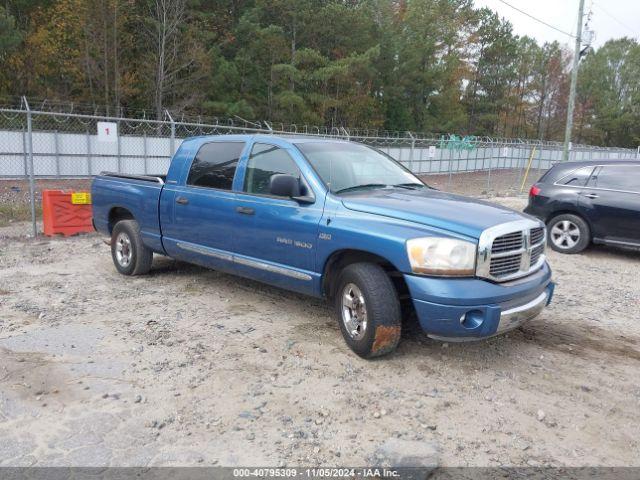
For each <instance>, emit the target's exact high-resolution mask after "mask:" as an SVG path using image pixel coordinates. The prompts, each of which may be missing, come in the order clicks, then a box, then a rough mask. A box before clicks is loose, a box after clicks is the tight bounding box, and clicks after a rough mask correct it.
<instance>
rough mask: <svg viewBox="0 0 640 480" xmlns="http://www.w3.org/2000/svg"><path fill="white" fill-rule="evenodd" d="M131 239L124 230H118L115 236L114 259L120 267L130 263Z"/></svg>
mask: <svg viewBox="0 0 640 480" xmlns="http://www.w3.org/2000/svg"><path fill="white" fill-rule="evenodd" d="M132 255H133V253H132V252H131V239H130V238H129V235H127V234H126V233H125V232H120V233H119V234H118V236H117V237H116V260H117V262H118V265H120V266H121V267H125V268H126V267H128V266H129V264H131V257H132Z"/></svg>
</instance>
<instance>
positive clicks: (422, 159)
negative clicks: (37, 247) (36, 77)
mask: <svg viewBox="0 0 640 480" xmlns="http://www.w3.org/2000/svg"><path fill="white" fill-rule="evenodd" d="M256 133H261V134H268V135H271V134H286V135H310V136H318V137H328V138H338V139H343V140H350V141H356V142H361V143H364V144H367V145H370V146H372V147H375V148H378V149H380V150H382V151H383V152H385V153H387V154H388V155H390V156H391V157H393V158H395V159H396V160H397V161H399V162H400V163H402V164H403V165H405V166H406V167H407V168H409V169H410V170H411V171H413V172H414V173H415V174H417V175H419V176H420V177H421V178H423V180H424V181H425V182H426V183H428V184H430V185H432V186H434V187H436V188H439V189H441V190H445V191H451V192H456V193H463V194H466V195H472V196H479V197H491V196H508V195H520V194H523V193H526V192H527V187H528V185H530V184H531V183H533V182H534V181H535V180H537V179H538V178H539V177H540V175H541V174H542V173H543V172H544V171H546V170H547V169H549V168H550V167H551V166H552V165H553V164H555V163H557V162H559V161H561V158H562V144H561V143H558V142H542V141H535V140H522V139H505V138H487V137H475V136H458V135H424V134H416V133H412V132H404V133H400V132H383V131H376V130H360V129H346V128H327V127H312V126H306V125H305V126H298V125H285V124H270V123H268V122H257V123H254V122H249V121H246V120H243V119H236V120H224V121H220V120H219V119H208V120H203V119H197V120H193V119H189V120H186V119H184V118H180V119H174V118H173V117H172V116H171V114H170V113H169V112H166V113H165V118H164V119H163V120H151V119H146V118H135V119H134V118H123V117H119V116H103V115H93V114H83V113H74V112H60V111H45V110H32V109H31V108H30V107H29V104H28V102H27V99H24V98H23V100H22V103H21V105H20V106H19V107H18V106H16V107H14V108H0V238H2V237H14V236H34V235H36V234H37V232H39V231H40V230H41V226H40V225H39V220H40V219H41V211H40V203H41V198H42V190H43V189H65V190H69V189H73V190H88V189H89V188H90V185H91V177H92V176H94V175H97V174H99V173H100V172H102V171H113V172H120V173H128V174H165V173H166V172H167V169H168V167H169V163H170V160H171V156H172V155H173V153H175V151H176V150H177V148H178V147H179V146H180V143H181V142H182V140H183V139H184V138H187V137H191V136H197V135H225V134H256ZM635 158H640V151H639V150H634V149H623V148H602V147H594V146H588V145H573V146H572V148H571V151H570V161H579V160H603V161H607V160H619V159H635Z"/></svg>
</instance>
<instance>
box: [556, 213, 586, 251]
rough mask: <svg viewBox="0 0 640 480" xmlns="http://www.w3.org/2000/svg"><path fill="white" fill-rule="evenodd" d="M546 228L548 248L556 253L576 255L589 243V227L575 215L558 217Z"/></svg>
mask: <svg viewBox="0 0 640 480" xmlns="http://www.w3.org/2000/svg"><path fill="white" fill-rule="evenodd" d="M547 227H548V228H547V231H548V232H549V233H548V240H549V246H550V247H551V248H552V249H553V250H555V251H556V252H561V253H578V252H581V251H583V250H584V249H585V248H587V246H588V245H589V243H590V242H591V233H590V231H589V225H587V222H585V221H584V220H583V219H582V218H580V217H579V216H577V215H572V214H563V215H558V216H557V217H554V218H552V219H551V221H550V222H549V223H548V225H547Z"/></svg>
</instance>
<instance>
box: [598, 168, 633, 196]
mask: <svg viewBox="0 0 640 480" xmlns="http://www.w3.org/2000/svg"><path fill="white" fill-rule="evenodd" d="M589 186H590V187H593V188H606V189H608V190H622V191H626V192H637V193H640V166H633V165H611V166H604V167H598V168H597V169H596V171H595V172H594V173H593V176H592V177H591V180H589Z"/></svg>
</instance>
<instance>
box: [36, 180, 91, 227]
mask: <svg viewBox="0 0 640 480" xmlns="http://www.w3.org/2000/svg"><path fill="white" fill-rule="evenodd" d="M91 218H92V213H91V194H90V193H89V192H65V191H63V190H43V191H42V220H43V223H44V234H45V235H48V236H52V235H55V234H58V233H61V234H62V235H64V236H69V235H76V234H78V233H83V232H92V231H93V225H92V223H91Z"/></svg>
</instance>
